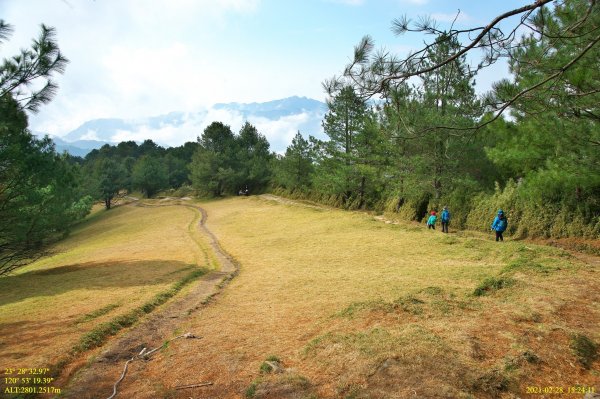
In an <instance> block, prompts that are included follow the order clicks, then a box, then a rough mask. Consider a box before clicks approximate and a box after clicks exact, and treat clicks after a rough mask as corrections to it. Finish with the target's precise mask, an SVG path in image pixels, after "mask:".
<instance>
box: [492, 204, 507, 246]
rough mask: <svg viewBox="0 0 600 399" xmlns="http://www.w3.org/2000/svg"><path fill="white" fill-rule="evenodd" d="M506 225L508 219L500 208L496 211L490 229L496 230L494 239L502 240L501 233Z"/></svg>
mask: <svg viewBox="0 0 600 399" xmlns="http://www.w3.org/2000/svg"><path fill="white" fill-rule="evenodd" d="M506 226H508V219H506V216H505V215H504V211H503V210H502V209H500V210H499V211H498V216H496V218H495V219H494V222H493V223H492V230H494V231H495V232H496V241H504V237H502V233H504V230H506Z"/></svg>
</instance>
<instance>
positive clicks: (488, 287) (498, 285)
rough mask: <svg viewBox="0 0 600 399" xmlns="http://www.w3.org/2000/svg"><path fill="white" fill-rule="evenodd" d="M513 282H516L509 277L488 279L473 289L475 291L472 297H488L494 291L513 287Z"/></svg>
mask: <svg viewBox="0 0 600 399" xmlns="http://www.w3.org/2000/svg"><path fill="white" fill-rule="evenodd" d="M515 282H516V280H515V279H513V278H510V277H488V278H486V279H485V280H483V281H482V282H481V284H479V285H478V286H477V287H476V288H475V291H473V295H475V296H484V295H488V294H490V293H492V292H494V291H498V290H501V289H503V288H507V287H510V286H512V285H514V284H515Z"/></svg>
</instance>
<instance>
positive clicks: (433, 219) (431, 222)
mask: <svg viewBox="0 0 600 399" xmlns="http://www.w3.org/2000/svg"><path fill="white" fill-rule="evenodd" d="M436 221H437V216H436V215H435V211H431V216H429V219H427V229H433V230H435V222H436Z"/></svg>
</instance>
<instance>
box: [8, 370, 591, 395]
mask: <svg viewBox="0 0 600 399" xmlns="http://www.w3.org/2000/svg"><path fill="white" fill-rule="evenodd" d="M2 371H3V375H2V380H1V381H0V386H2V390H1V391H0V393H3V394H9V395H10V394H13V395H14V394H17V395H18V394H50V395H60V394H61V393H62V389H61V388H59V387H57V386H56V385H55V382H56V379H55V378H54V377H52V376H51V374H52V373H51V372H50V369H49V368H47V367H39V368H23V367H14V368H13V367H6V368H3V369H2ZM590 393H591V394H596V393H600V391H597V390H596V387H593V386H586V385H573V386H539V385H531V386H525V387H524V392H523V394H525V395H532V396H534V395H535V396H543V397H549V396H553V397H560V396H561V395H569V396H570V397H573V396H575V395H581V396H582V397H583V396H584V395H586V394H590ZM0 397H1V396H0Z"/></svg>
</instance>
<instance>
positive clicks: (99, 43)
mask: <svg viewBox="0 0 600 399" xmlns="http://www.w3.org/2000/svg"><path fill="white" fill-rule="evenodd" d="M532 1H533V0H529V1H515V0H507V1H502V2H496V1H487V2H483V1H472V0H471V1H466V0H461V1H441V0H437V1H436V0H293V1H292V0H148V1H146V0H0V18H2V19H4V20H5V21H6V22H8V23H10V24H12V25H13V26H14V28H15V32H14V34H13V36H12V38H11V39H10V40H9V41H8V42H7V43H4V45H3V46H2V47H0V57H1V58H5V57H8V56H10V55H13V54H15V52H16V51H17V49H18V48H20V47H27V46H29V44H30V42H31V39H32V38H33V37H35V36H36V35H37V33H38V31H39V25H40V24H41V23H45V24H47V25H50V26H53V27H55V28H56V30H57V39H58V43H59V46H60V47H61V49H62V51H63V52H64V54H65V55H66V56H67V57H68V58H69V59H70V61H71V62H70V64H69V65H68V66H67V70H66V73H65V74H64V75H62V76H60V77H59V78H58V79H57V80H58V82H59V85H60V89H59V92H58V94H57V96H56V98H55V99H54V101H53V102H52V103H51V104H48V105H46V106H44V107H43V108H42V109H41V111H40V112H39V114H37V115H33V116H31V117H30V124H31V128H32V129H33V130H38V131H44V132H48V133H51V134H55V135H62V134H66V133H68V132H69V131H70V130H72V129H74V128H76V127H77V126H79V125H80V124H81V123H83V122H85V121H86V120H90V119H96V118H106V117H119V118H142V117H145V116H152V115H159V114H166V113H168V112H171V111H184V112H194V111H196V110H198V109H200V108H209V107H210V106H211V105H212V104H214V103H219V102H221V103H222V102H262V101H269V100H274V99H279V98H285V97H289V96H293V95H298V96H307V97H310V98H314V99H317V100H321V101H324V100H325V93H324V92H323V90H322V87H321V82H322V81H323V80H325V79H328V78H330V77H331V76H333V75H335V74H339V73H340V72H341V71H342V69H343V67H344V66H345V64H346V63H347V62H348V61H349V59H350V57H351V55H352V49H353V46H354V45H355V44H356V43H357V42H358V41H359V40H360V39H361V37H362V36H364V35H365V34H369V35H371V36H372V37H373V38H374V40H375V42H376V44H377V46H378V47H380V46H384V47H385V48H387V49H388V50H390V51H392V52H396V53H397V54H399V55H402V54H406V53H407V52H408V51H410V49H413V48H417V47H418V46H420V45H421V44H422V43H423V40H426V38H425V37H422V36H420V35H417V34H408V35H406V36H402V37H395V36H394V35H393V34H392V33H391V30H390V26H391V21H392V19H394V18H397V17H400V16H402V15H407V16H409V17H410V18H417V17H418V16H422V15H431V16H432V17H434V18H436V19H438V20H439V22H440V26H442V27H444V26H446V27H447V26H449V22H450V21H451V20H452V19H453V18H454V17H455V16H456V13H457V11H458V10H459V9H460V10H461V14H460V17H459V19H458V20H457V24H456V26H457V27H461V26H475V25H476V26H480V25H485V24H487V23H488V22H489V21H490V20H491V19H492V18H493V17H495V16H496V15H498V14H500V13H502V12H504V11H508V10H511V9H513V8H517V7H520V6H523V5H525V4H529V3H530V2H532ZM505 74H506V70H505V67H498V68H496V69H495V70H492V71H490V72H488V73H487V74H484V75H482V76H480V77H479V78H477V81H478V82H480V86H479V89H478V90H479V91H484V90H486V89H487V88H489V86H490V83H491V81H492V80H494V79H497V78H499V77H501V76H503V75H505Z"/></svg>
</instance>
